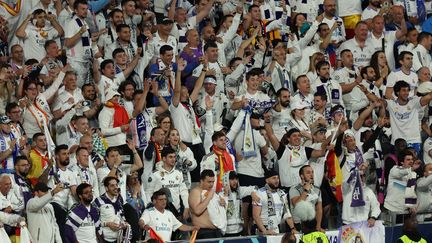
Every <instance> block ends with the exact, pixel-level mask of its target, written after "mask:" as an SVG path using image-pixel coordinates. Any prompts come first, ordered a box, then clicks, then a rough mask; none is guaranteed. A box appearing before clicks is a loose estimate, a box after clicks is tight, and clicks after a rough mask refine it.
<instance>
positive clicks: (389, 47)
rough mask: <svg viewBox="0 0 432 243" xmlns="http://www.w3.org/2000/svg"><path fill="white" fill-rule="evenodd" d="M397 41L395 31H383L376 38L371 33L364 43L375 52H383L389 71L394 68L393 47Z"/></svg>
mask: <svg viewBox="0 0 432 243" xmlns="http://www.w3.org/2000/svg"><path fill="white" fill-rule="evenodd" d="M396 41H397V38H396V31H384V32H383V33H382V34H381V36H379V37H378V38H377V37H376V36H375V35H374V34H373V33H372V32H371V33H369V37H368V38H367V40H366V42H368V44H369V45H370V46H371V47H372V48H373V49H374V52H376V51H384V52H385V55H386V58H387V63H388V65H389V67H390V69H394V68H395V59H394V54H393V53H394V52H393V46H394V44H395V42H396Z"/></svg>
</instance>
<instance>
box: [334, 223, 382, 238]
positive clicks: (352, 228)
mask: <svg viewBox="0 0 432 243" xmlns="http://www.w3.org/2000/svg"><path fill="white" fill-rule="evenodd" d="M339 239H340V242H341V243H372V242H385V228H384V225H383V224H382V221H380V220H377V221H375V225H374V226H373V227H369V226H368V222H367V221H363V222H357V223H353V224H349V225H344V226H342V227H341V229H340V233H339Z"/></svg>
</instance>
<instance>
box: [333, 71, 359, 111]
mask: <svg viewBox="0 0 432 243" xmlns="http://www.w3.org/2000/svg"><path fill="white" fill-rule="evenodd" d="M357 75H360V73H359V72H358V69H357V68H356V67H353V69H350V68H347V67H342V68H339V69H337V70H336V71H335V72H334V73H333V75H332V78H334V80H336V81H337V82H338V83H339V84H351V83H353V82H355V79H356V78H357ZM351 99H352V96H351V92H350V93H346V94H343V95H342V100H343V102H344V104H345V108H346V109H347V110H349V111H350V110H351V106H352V101H351Z"/></svg>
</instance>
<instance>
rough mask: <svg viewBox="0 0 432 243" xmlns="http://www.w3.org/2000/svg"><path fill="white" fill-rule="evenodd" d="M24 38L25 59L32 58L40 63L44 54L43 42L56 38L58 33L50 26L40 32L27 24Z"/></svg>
mask: <svg viewBox="0 0 432 243" xmlns="http://www.w3.org/2000/svg"><path fill="white" fill-rule="evenodd" d="M25 33H26V37H25V38H24V44H23V48H24V49H25V59H26V60H28V59H31V58H34V59H36V60H38V61H41V60H42V59H43V58H44V57H45V54H46V51H45V47H44V46H45V42H46V41H47V40H52V39H54V38H56V37H57V36H58V32H57V30H56V29H54V28H53V27H52V26H49V27H44V28H43V29H42V30H39V28H36V26H34V25H32V24H29V25H27V27H26V29H25Z"/></svg>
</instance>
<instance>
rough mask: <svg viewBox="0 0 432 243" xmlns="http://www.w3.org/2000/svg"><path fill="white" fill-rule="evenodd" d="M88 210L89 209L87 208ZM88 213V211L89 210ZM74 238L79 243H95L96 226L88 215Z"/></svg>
mask: <svg viewBox="0 0 432 243" xmlns="http://www.w3.org/2000/svg"><path fill="white" fill-rule="evenodd" d="M87 209H88V210H89V208H87ZM89 211H90V210H89ZM75 236H76V239H77V241H78V242H80V243H97V242H98V240H97V237H96V226H95V222H94V221H93V219H92V218H91V216H90V214H88V215H87V217H86V218H85V219H84V220H83V222H82V223H81V225H80V227H79V228H78V230H77V231H76V232H75Z"/></svg>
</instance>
